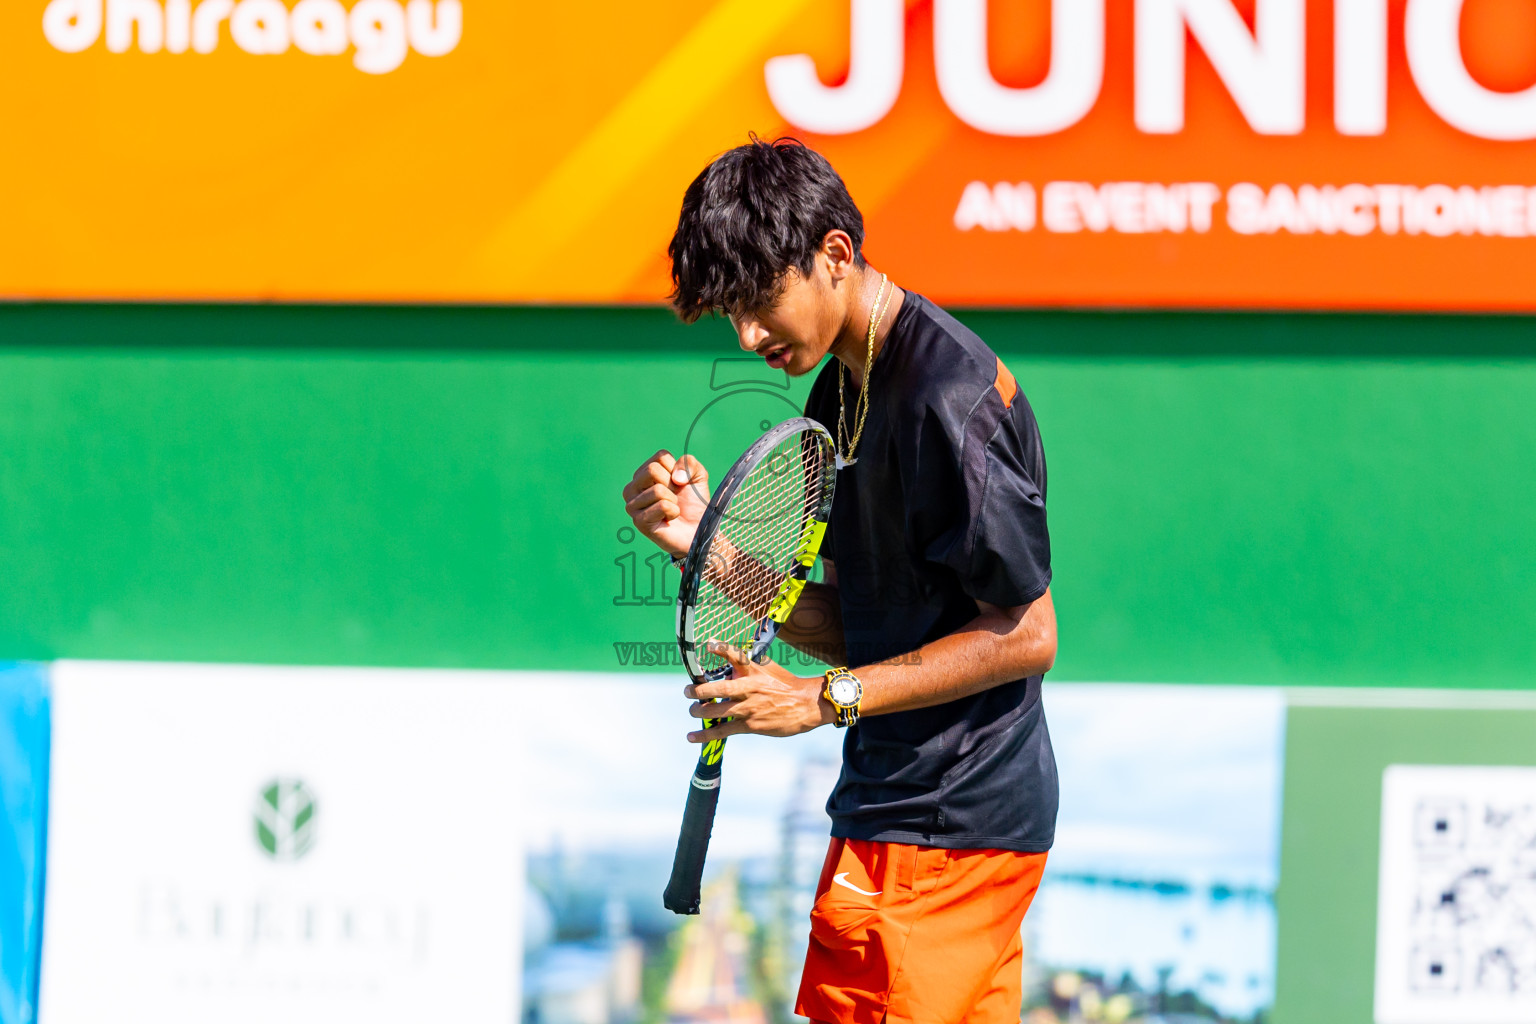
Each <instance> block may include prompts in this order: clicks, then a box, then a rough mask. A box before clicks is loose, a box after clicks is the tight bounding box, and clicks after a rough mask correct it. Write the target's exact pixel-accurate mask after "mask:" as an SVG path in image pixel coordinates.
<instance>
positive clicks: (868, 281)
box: [832, 265, 907, 386]
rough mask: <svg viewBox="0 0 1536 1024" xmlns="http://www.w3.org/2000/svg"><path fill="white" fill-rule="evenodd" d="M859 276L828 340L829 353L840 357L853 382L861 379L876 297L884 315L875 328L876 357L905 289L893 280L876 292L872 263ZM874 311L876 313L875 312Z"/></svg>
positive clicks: (878, 280) (877, 283)
mask: <svg viewBox="0 0 1536 1024" xmlns="http://www.w3.org/2000/svg"><path fill="white" fill-rule="evenodd" d="M859 276H860V280H859V282H858V284H857V285H856V286H855V290H854V293H853V294H854V298H853V300H852V301H851V302H850V303H849V306H848V315H847V317H846V318H845V319H844V320H843V329H842V330H841V331H840V332H839V333H838V336H837V340H836V341H835V342H833V343H832V355H833V356H835V357H836V358H838V359H840V360H842V363H843V365H844V366H845V367H847V368H848V372H849V373H850V374H852V375H853V383H854V385H855V386H859V385H861V384H863V382H864V360H865V358H866V356H867V355H868V353H869V321H870V315H871V310H873V309H874V306H875V301H876V299H877V298H878V299H880V300H881V305H883V306H884V307H885V315H884V317H882V318H881V320H880V326H879V327H878V328H877V329H876V330H875V358H877V359H878V358H879V357H880V350H881V349H882V348H884V347H885V339H886V338H887V337H889V336H890V333H891V326H892V325H893V324H895V323H896V314H897V313H898V312H900V311H901V304H902V302H903V301H904V300H905V299H906V297H907V293H906V292H905V291H903V290H902V289H900V288H897V287H896V282H894V281H892V282H890V283H889V284H887V285H886V287H885V293H886V294H885V295H884V296H883V297H882V296H880V283H881V278H880V271H878V270H876V269H875V268H874V267H871V266H867V265H866V266H865V267H864V269H863V271H862V272H861V273H860V275H859ZM874 315H876V316H878V315H879V313H878V312H877V313H875V314H874Z"/></svg>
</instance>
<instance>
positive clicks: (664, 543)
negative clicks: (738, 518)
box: [624, 449, 709, 556]
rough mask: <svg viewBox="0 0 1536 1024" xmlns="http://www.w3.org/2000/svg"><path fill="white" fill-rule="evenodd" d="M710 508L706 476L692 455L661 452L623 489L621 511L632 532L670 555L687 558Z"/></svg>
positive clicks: (641, 468)
mask: <svg viewBox="0 0 1536 1024" xmlns="http://www.w3.org/2000/svg"><path fill="white" fill-rule="evenodd" d="M708 505H709V474H708V473H707V472H705V470H704V466H703V464H702V463H700V462H699V460H698V459H695V458H694V457H693V456H692V455H684V456H683V457H682V458H681V459H675V458H673V457H672V453H671V452H669V451H666V450H665V449H663V450H662V451H659V452H657V453H656V454H655V455H652V456H651V457H650V458H649V459H646V460H645V462H644V463H643V464H641V466H640V468H639V469H637V470H635V476H634V479H632V480H630V482H629V483H627V484H625V485H624V511H626V512H628V513H629V518H630V519H632V520H634V523H635V529H637V530H639V531H640V532H641V533H643V534H644V535H645V536H647V537H649V538H650V539H651V540H653V541H655V542H656V546H657V547H659V548H661V550H663V551H665V552H667V554H669V555H674V556H676V555H686V554H687V553H688V546H689V545H690V544H692V543H693V535H694V533H695V531H697V530H698V528H699V519H700V518H702V517H703V515H704V509H705V508H706V507H707V506H708Z"/></svg>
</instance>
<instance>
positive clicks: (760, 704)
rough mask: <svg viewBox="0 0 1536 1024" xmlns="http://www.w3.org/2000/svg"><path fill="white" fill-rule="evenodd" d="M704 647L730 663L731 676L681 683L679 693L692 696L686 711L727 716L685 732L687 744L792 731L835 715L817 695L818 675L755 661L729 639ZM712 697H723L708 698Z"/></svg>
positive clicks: (703, 715)
mask: <svg viewBox="0 0 1536 1024" xmlns="http://www.w3.org/2000/svg"><path fill="white" fill-rule="evenodd" d="M708 650H709V651H710V653H712V654H718V655H720V656H721V657H723V658H724V659H725V660H726V661H728V662H730V663H731V678H729V679H720V680H717V681H715V682H713V683H701V684H699V685H693V684H691V683H690V684H689V685H688V686H685V687H683V695H684V696H685V697H692V698H693V699H694V701H695V703H694V704H693V706H692V707H690V708H689V709H688V713H689V714H690V715H692V716H693V717H694V718H729V719H730V721H729V722H721V723H720V724H719V725H716V726H714V727H713V728H710V729H703V730H700V731H698V732H691V733H689V734H688V742H689V743H708V742H710V741H711V740H717V739H722V738H724V737H726V736H736V735H739V734H741V733H757V734H758V735H760V736H796V735H799V734H800V733H802V732H810V731H811V730H812V729H814V728H816V727H817V726H818V725H830V724H832V722H833V721H834V720H835V717H836V713H835V712H834V711H833V709H832V705H831V704H830V703H829V702H827V701H825V700H822V699H821V691H822V680H821V676H811V677H809V678H805V677H802V676H797V675H794V674H793V673H791V672H788V671H786V670H785V669H784V668H782V667H780V666H779V665H777V664H775V663H774V662H772V661H770V660H765V661H764V662H763V663H762V664H761V665H759V664H757V663H756V662H754V661H752V660H751V659H750V658H748V657H747V656H746V655H745V654H743V653H742V652H741V651H740V650H738V649H737V648H735V647H732V646H730V645H729V644H723V643H718V642H711V643H710V644H709V645H708ZM715 698H724V699H723V700H722V701H721V702H719V703H712V701H713V700H714V699H715Z"/></svg>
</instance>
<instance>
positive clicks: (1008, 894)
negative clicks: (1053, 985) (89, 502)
mask: <svg viewBox="0 0 1536 1024" xmlns="http://www.w3.org/2000/svg"><path fill="white" fill-rule="evenodd" d="M1045 856H1046V855H1045V854H1043V853H1016V852H1014V851H1012V850H942V849H938V848H936V847H931V846H908V845H905V844H902V843H875V842H869V841H867V840H862V839H833V840H832V845H831V846H830V847H829V848H828V850H827V860H826V863H825V864H824V865H823V866H822V869H821V882H820V884H819V885H818V886H817V887H816V905H815V907H814V908H813V909H812V910H811V944H810V949H809V951H807V953H806V956H805V973H804V974H803V975H802V976H801V979H800V996H799V999H798V1000H797V1001H796V1003H795V1012H796V1013H798V1014H800V1015H801V1016H804V1017H809V1018H811V1020H813V1021H822V1022H828V1024H832V1022H835V1024H880V1021H881V1020H882V1019H883V1020H886V1021H889V1022H891V1024H908V1022H911V1024H962V1022H963V1024H1018V1020H1019V1004H1020V1003H1021V1002H1022V996H1023V993H1022V992H1021V991H1020V985H1021V978H1020V975H1021V972H1022V968H1023V955H1024V947H1023V942H1022V940H1021V939H1020V938H1019V927H1020V925H1022V924H1023V922H1024V912H1025V911H1026V910H1028V909H1029V904H1030V901H1031V900H1033V899H1034V898H1035V890H1037V889H1038V888H1039V887H1040V875H1041V872H1043V871H1044V870H1045Z"/></svg>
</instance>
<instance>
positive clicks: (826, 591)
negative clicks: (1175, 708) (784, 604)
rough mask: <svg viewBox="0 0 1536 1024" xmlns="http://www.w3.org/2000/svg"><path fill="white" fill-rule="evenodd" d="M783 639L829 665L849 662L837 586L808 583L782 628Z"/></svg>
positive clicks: (780, 633) (780, 634)
mask: <svg viewBox="0 0 1536 1024" xmlns="http://www.w3.org/2000/svg"><path fill="white" fill-rule="evenodd" d="M779 639H780V640H783V641H784V642H785V643H787V644H789V646H791V647H793V648H794V649H795V650H797V651H800V652H801V653H802V654H807V655H809V656H810V657H812V658H815V659H816V660H818V661H822V662H825V663H826V664H828V665H843V664H846V663H847V658H848V652H847V647H846V645H845V643H844V641H843V606H842V604H841V602H839V600H838V596H837V588H836V587H833V586H828V585H827V584H825V583H807V584H806V585H805V590H804V591H802V592H801V594H800V600H799V601H797V602H795V610H794V611H792V612H790V615H789V621H787V622H785V623H784V625H783V626H782V627H780V629H779Z"/></svg>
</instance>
